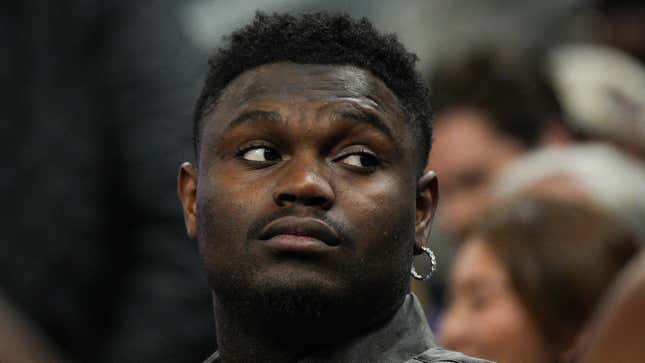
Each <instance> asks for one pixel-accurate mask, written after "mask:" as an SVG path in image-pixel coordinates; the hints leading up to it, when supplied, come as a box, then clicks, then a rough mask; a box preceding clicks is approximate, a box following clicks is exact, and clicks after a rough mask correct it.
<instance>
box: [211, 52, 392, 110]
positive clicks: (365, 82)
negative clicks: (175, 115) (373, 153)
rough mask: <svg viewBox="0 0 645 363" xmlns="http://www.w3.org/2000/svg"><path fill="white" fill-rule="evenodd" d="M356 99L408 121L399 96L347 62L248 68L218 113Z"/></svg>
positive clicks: (228, 90) (224, 96)
mask: <svg viewBox="0 0 645 363" xmlns="http://www.w3.org/2000/svg"><path fill="white" fill-rule="evenodd" d="M343 100H346V101H352V102H355V103H358V104H359V105H360V106H366V107H369V108H374V109H376V110H378V111H380V112H382V113H384V114H385V115H386V116H390V117H393V118H399V119H402V120H404V119H405V114H404V113H403V109H402V107H401V106H400V103H399V100H398V98H397V97H396V95H395V94H394V93H393V92H392V91H391V90H390V89H389V88H388V87H387V86H386V85H385V83H384V82H383V81H381V80H380V79H379V78H377V77H375V76H374V75H372V74H371V73H370V72H369V71H366V70H363V69H360V68H357V67H353V66H344V65H318V64H297V63H286V62H285V63H272V64H267V65H262V66H259V67H256V68H253V69H251V70H248V71H246V72H244V73H242V74H241V75H239V76H238V77H237V78H236V79H234V80H233V81H231V82H230V83H229V85H228V86H227V87H226V88H225V89H224V92H223V93H222V95H221V96H220V98H219V100H218V102H217V105H216V108H215V112H216V113H224V114H230V113H233V112H234V111H235V110H237V109H239V108H242V107H244V106H246V105H248V104H250V103H256V102H257V103H265V102H281V103H283V104H284V103H286V104H287V105H290V106H293V107H302V105H303V103H305V102H309V103H316V102H321V103H326V102H333V101H343Z"/></svg>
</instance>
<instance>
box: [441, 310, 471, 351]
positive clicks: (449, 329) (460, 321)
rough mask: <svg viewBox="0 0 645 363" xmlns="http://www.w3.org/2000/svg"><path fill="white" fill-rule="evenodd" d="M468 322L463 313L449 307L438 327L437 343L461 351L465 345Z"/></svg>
mask: <svg viewBox="0 0 645 363" xmlns="http://www.w3.org/2000/svg"><path fill="white" fill-rule="evenodd" d="M468 326H469V324H468V323H467V321H466V319H464V317H463V314H460V313H459V312H457V311H455V309H454V308H449V309H448V311H447V312H446V314H445V316H444V318H443V321H442V322H441V326H440V329H439V336H438V340H439V343H440V344H441V345H442V346H444V347H446V348H447V349H452V350H458V351H460V352H463V351H464V349H465V348H466V346H467V340H468V338H467V335H468V333H467V330H468Z"/></svg>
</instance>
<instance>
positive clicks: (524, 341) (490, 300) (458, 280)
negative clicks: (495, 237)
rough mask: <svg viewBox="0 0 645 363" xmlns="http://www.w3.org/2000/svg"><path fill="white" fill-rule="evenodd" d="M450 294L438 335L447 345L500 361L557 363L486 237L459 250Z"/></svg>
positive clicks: (468, 242)
mask: <svg viewBox="0 0 645 363" xmlns="http://www.w3.org/2000/svg"><path fill="white" fill-rule="evenodd" d="M450 295H451V301H450V304H449V307H448V309H447V312H446V315H445V317H444V320H443V322H442V325H441V329H440V333H439V341H440V342H441V344H442V345H443V346H445V347H446V348H448V349H453V350H458V351H461V352H463V353H465V354H468V355H472V356H477V357H481V358H485V359H489V360H492V361H496V362H505V363H515V362H517V363H520V362H522V363H533V362H535V363H538V362H553V361H555V360H554V359H555V356H553V355H552V354H550V353H549V352H548V349H547V348H546V344H545V342H544V340H543V339H542V337H541V335H540V334H539V330H538V329H537V328H536V327H535V325H534V324H533V323H532V320H531V319H530V316H529V314H528V312H527V310H526V309H525V308H524V305H522V303H521V302H520V300H519V298H518V297H517V295H516V294H515V293H514V291H513V290H512V288H511V286H510V282H509V276H508V273H507V272H506V271H505V270H504V267H503V266H502V264H501V263H500V261H499V259H498V258H497V256H496V255H495V254H494V252H493V251H492V250H491V249H490V247H488V245H487V244H486V242H485V241H483V240H480V239H477V238H471V239H469V240H467V241H466V242H464V244H463V245H462V247H461V248H460V250H459V252H458V254H457V257H456V260H455V264H454V267H453V270H452V272H451V279H450Z"/></svg>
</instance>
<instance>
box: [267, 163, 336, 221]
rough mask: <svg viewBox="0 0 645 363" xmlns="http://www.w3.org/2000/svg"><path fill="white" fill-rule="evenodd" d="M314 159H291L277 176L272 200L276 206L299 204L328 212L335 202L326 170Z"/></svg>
mask: <svg viewBox="0 0 645 363" xmlns="http://www.w3.org/2000/svg"><path fill="white" fill-rule="evenodd" d="M320 163H321V162H320V161H316V160H315V158H314V157H306V156H302V157H293V158H292V159H291V160H290V161H289V163H288V165H285V168H284V170H283V171H282V173H281V175H279V176H278V178H277V180H276V184H275V187H274V190H273V200H274V201H275V203H276V204H277V205H278V206H281V207H284V206H291V205H295V204H300V205H304V206H310V207H316V208H320V209H323V210H328V209H330V208H331V207H332V205H333V204H334V200H335V195H334V190H333V188H332V186H331V184H330V181H329V173H328V172H327V171H326V170H325V169H326V168H325V167H324V166H322V165H319V164H320Z"/></svg>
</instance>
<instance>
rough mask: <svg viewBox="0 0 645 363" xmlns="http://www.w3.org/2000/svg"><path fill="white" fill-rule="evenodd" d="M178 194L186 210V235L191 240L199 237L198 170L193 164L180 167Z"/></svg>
mask: <svg viewBox="0 0 645 363" xmlns="http://www.w3.org/2000/svg"><path fill="white" fill-rule="evenodd" d="M177 194H178V195H179V200H180V201H181V205H182V209H183V210H184V223H185V224H186V233H188V237H190V239H195V238H196V237H197V212H196V210H197V202H196V201H197V170H196V169H195V167H194V166H193V165H192V164H191V163H188V162H186V163H183V164H181V167H179V175H178V177H177Z"/></svg>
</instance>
